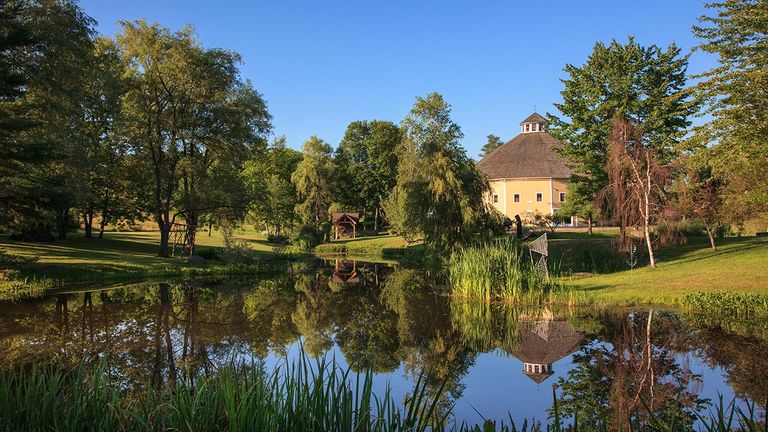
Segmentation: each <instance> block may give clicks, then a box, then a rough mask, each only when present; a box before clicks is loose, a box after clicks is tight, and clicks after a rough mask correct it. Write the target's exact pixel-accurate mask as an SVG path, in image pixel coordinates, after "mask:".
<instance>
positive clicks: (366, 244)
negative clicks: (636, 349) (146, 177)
mask: <svg viewBox="0 0 768 432" xmlns="http://www.w3.org/2000/svg"><path fill="white" fill-rule="evenodd" d="M615 235H616V233H615V231H611V230H604V231H600V232H596V234H595V235H594V236H586V234H585V233H583V232H566V231H562V232H561V231H558V232H555V233H554V234H551V235H550V236H549V237H550V238H551V242H550V245H551V249H552V250H553V251H555V252H556V253H560V254H561V256H563V255H562V254H565V255H566V257H567V256H568V254H570V257H571V258H572V259H573V258H574V254H575V253H576V252H578V251H584V250H591V249H597V248H598V246H599V245H603V247H604V246H605V245H607V244H608V242H609V241H610V238H611V237H612V236H615ZM237 237H238V238H239V239H242V240H245V241H246V242H247V243H248V244H249V245H250V247H251V249H253V250H254V251H255V253H256V254H262V255H264V256H265V257H267V256H271V255H272V254H274V251H273V246H274V245H271V244H269V243H267V242H266V240H265V239H264V238H263V236H262V235H261V234H260V233H258V232H255V231H253V230H244V231H242V232H240V233H239V234H238V235H237ZM197 240H198V242H197V245H198V246H197V247H198V252H202V251H204V250H206V249H211V248H213V249H221V248H223V245H224V239H223V236H222V235H221V233H220V232H216V231H214V232H213V235H212V236H210V237H209V236H208V233H207V232H200V233H199V234H198V239H197ZM158 244H159V233H158V232H156V231H146V232H108V233H106V234H105V238H104V239H101V240H99V239H86V238H84V237H83V236H82V234H71V235H70V238H69V239H67V240H64V241H55V242H52V243H22V242H14V241H9V240H8V239H7V237H5V236H0V250H3V251H5V252H6V253H8V254H11V255H19V256H25V257H34V258H37V261H36V262H34V263H32V264H29V265H27V266H25V267H26V268H25V270H24V273H23V276H25V277H32V278H47V279H49V280H55V281H61V282H64V283H72V282H83V281H108V280H113V281H114V280H120V279H125V280H128V279H137V278H143V277H152V276H173V275H179V274H181V272H182V271H183V270H185V269H186V268H187V267H189V266H187V265H185V263H184V260H182V259H181V258H178V257H177V258H170V259H163V258H158V257H157V252H158ZM421 249H423V246H422V245H409V244H408V243H407V242H405V240H403V239H402V237H399V236H394V235H380V236H374V237H362V238H357V239H346V240H339V241H333V242H330V243H326V244H323V245H320V246H319V247H318V248H317V249H316V251H315V252H316V253H317V254H321V255H322V254H334V253H336V254H338V253H346V254H349V255H353V256H354V255H359V256H360V257H361V259H366V257H371V259H373V257H378V258H379V259H380V258H382V257H383V258H391V259H397V258H399V259H408V258H409V257H410V255H409V253H412V252H422V251H421ZM657 255H658V257H659V259H660V260H661V262H660V263H659V265H658V268H656V269H652V268H650V267H643V268H638V269H635V270H633V271H620V272H615V273H608V274H593V275H589V276H582V277H569V278H567V279H564V280H563V282H565V283H568V284H572V285H573V286H575V288H576V289H577V290H579V291H580V292H583V293H585V295H586V296H587V297H588V298H590V299H594V300H595V301H596V302H599V303H618V304H632V303H667V304H669V303H677V302H679V301H680V300H681V299H682V297H683V296H684V295H685V294H688V293H694V292H740V293H760V294H768V238H765V237H745V238H728V239H724V240H721V244H720V247H719V249H718V250H717V251H712V250H711V249H709V247H708V244H707V241H706V239H704V238H694V239H691V241H690V244H688V245H686V246H682V247H677V248H668V249H661V250H659V251H658V252H657ZM598 256H599V255H598ZM618 258H620V259H622V260H623V258H622V257H618ZM555 259H556V258H555V257H554V256H553V259H552V261H553V263H552V264H551V265H555V263H554V261H555ZM576 259H580V258H578V257H577V258H576ZM614 259H616V257H614ZM414 262H418V261H414ZM4 283H7V282H2V274H0V288H2V284H4Z"/></svg>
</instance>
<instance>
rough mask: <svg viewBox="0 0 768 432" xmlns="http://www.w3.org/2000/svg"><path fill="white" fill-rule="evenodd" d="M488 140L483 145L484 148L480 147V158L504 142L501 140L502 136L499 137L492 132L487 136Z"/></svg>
mask: <svg viewBox="0 0 768 432" xmlns="http://www.w3.org/2000/svg"><path fill="white" fill-rule="evenodd" d="M486 139H487V141H486V142H485V144H484V145H483V148H481V149H480V158H481V159H482V158H484V157H486V156H488V154H489V153H490V152H492V151H494V150H496V149H497V148H499V147H501V145H502V144H504V142H503V141H502V140H501V138H499V137H497V136H496V135H493V134H490V135H488V136H487V137H486Z"/></svg>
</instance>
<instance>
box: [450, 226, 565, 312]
mask: <svg viewBox="0 0 768 432" xmlns="http://www.w3.org/2000/svg"><path fill="white" fill-rule="evenodd" d="M449 272H450V282H451V290H452V293H453V294H455V295H459V296H462V297H468V298H477V299H482V300H485V301H492V300H494V299H502V300H506V301H515V302H528V301H535V300H538V299H539V297H540V296H541V295H542V294H545V293H547V292H549V291H550V290H551V289H552V288H554V287H556V284H555V283H554V282H552V281H550V280H549V279H548V278H545V277H542V276H541V275H539V274H538V272H537V271H536V269H535V268H534V266H533V263H532V260H531V258H530V256H529V255H528V252H527V251H526V250H524V248H523V246H522V245H521V244H520V243H518V242H516V241H514V240H511V239H509V238H502V239H495V240H491V241H488V242H484V243H480V244H477V245H473V246H468V247H466V248H464V249H461V250H459V251H457V252H454V253H453V254H452V255H451V258H450V261H449Z"/></svg>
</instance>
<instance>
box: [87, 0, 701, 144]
mask: <svg viewBox="0 0 768 432" xmlns="http://www.w3.org/2000/svg"><path fill="white" fill-rule="evenodd" d="M81 6H82V7H83V9H84V10H85V11H86V12H87V13H88V14H89V15H90V16H92V17H93V18H95V19H96V20H98V22H99V25H98V30H99V31H100V32H101V33H102V34H105V35H113V34H114V33H115V32H116V31H119V24H118V21H120V20H135V19H141V18H143V19H146V20H147V21H149V22H158V23H161V24H163V25H165V26H167V27H170V28H171V29H179V28H181V27H182V26H183V25H185V24H192V25H193V26H194V27H195V29H196V30H197V33H198V35H199V37H200V40H201V42H202V43H203V45H205V46H206V47H222V48H227V49H231V50H235V51H237V52H239V53H240V54H241V55H242V57H243V62H244V64H243V65H242V67H241V71H242V75H243V76H244V77H245V78H248V79H250V80H251V81H252V82H253V85H254V87H255V88H256V89H257V90H258V91H259V92H261V93H262V94H263V95H264V97H265V99H266V100H267V103H268V104H269V110H270V112H271V113H272V115H273V117H274V126H275V128H274V133H275V134H276V135H283V134H284V135H286V136H287V138H288V143H289V145H291V146H292V147H296V148H299V147H300V146H301V143H302V142H304V141H305V140H306V139H307V138H309V137H310V136H311V135H318V136H319V137H321V138H323V139H324V140H326V141H328V142H329V143H330V144H331V145H333V146H336V145H337V144H338V142H339V140H340V139H341V137H342V136H343V135H344V130H345V128H346V126H347V125H348V124H349V122H351V121H354V120H366V119H368V120H370V119H382V120H392V121H394V122H396V123H399V122H400V120H401V119H402V118H403V117H404V116H405V115H406V114H407V113H408V111H409V110H410V108H411V106H412V105H413V102H414V100H415V97H416V96H419V95H425V94H427V93H429V92H431V91H437V92H439V93H441V94H442V95H443V96H444V97H445V98H446V99H447V101H448V102H449V103H450V104H451V105H452V106H453V119H454V121H455V122H456V123H458V124H459V125H460V126H461V127H462V130H463V131H464V134H465V137H464V140H463V142H462V144H463V145H464V147H466V148H467V150H468V152H469V154H470V155H472V156H476V155H477V153H478V151H479V149H480V147H481V146H482V145H483V143H484V142H485V136H486V135H487V134H489V133H493V134H496V135H499V136H501V137H502V138H503V139H505V140H507V139H509V138H511V137H513V136H514V135H516V134H517V133H518V130H519V127H518V123H519V122H520V120H522V119H523V118H525V117H526V116H527V115H528V114H530V113H531V112H532V111H533V107H534V105H535V106H536V108H537V110H538V111H539V112H541V113H542V114H543V113H545V112H547V111H550V112H551V111H553V110H554V107H553V104H554V103H556V102H557V101H558V100H559V98H560V90H561V89H562V83H561V82H560V79H561V78H563V77H564V73H563V66H564V65H565V64H566V63H572V64H577V65H580V64H582V63H583V62H584V61H585V59H586V57H587V55H588V54H589V53H590V52H591V50H592V47H593V45H594V43H595V42H597V41H610V40H611V39H612V38H616V39H619V40H626V38H627V36H628V35H634V36H635V38H636V39H637V41H638V42H640V43H642V44H646V45H649V44H657V45H661V46H667V45H668V44H670V43H672V42H675V43H677V44H678V45H679V46H680V47H681V48H683V50H684V51H685V52H687V51H688V50H690V49H691V48H692V47H694V46H695V45H696V44H697V40H696V39H695V38H694V37H693V35H692V34H691V31H690V29H691V26H692V25H693V24H695V23H696V19H697V18H698V17H699V16H701V15H702V14H703V13H705V8H704V5H703V3H702V1H701V0H667V1H658V0H644V1H637V0H634V1H625V0H613V1H602V0H594V1H592V0H581V1H526V2H521V1H511V0H510V1H498V2H495V1H476V2H459V1H455V2H454V1H442V2H440V1H419V2H416V1H385V0H380V1H376V2H375V1H366V0H358V1H355V2H352V1H350V2H340V1H306V2H303V1H271V2H265V1H247V0H238V1H225V0H220V1H218V2H213V1H210V0H207V1H198V0H190V1H181V0H130V1H112V0H81ZM714 64H715V62H714V59H713V58H712V57H710V56H708V55H706V54H704V53H701V52H697V53H695V54H694V56H693V57H692V58H691V64H690V67H689V71H690V72H692V73H698V72H701V71H703V70H706V69H708V68H710V67H712V66H713V65H714Z"/></svg>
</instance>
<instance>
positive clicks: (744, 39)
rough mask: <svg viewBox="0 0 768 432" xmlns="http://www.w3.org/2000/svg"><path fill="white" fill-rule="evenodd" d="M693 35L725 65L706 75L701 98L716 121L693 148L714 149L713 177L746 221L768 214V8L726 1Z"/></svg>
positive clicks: (751, 1)
mask: <svg viewBox="0 0 768 432" xmlns="http://www.w3.org/2000/svg"><path fill="white" fill-rule="evenodd" d="M707 7H709V8H712V9H716V11H717V12H716V14H715V15H714V16H703V17H701V18H700V22H701V24H700V25H698V26H694V28H693V32H694V34H695V35H696V36H698V37H700V38H702V39H703V42H702V44H701V45H700V46H699V49H701V50H703V51H706V52H709V53H712V54H715V55H716V56H717V59H718V62H719V66H718V67H716V68H714V69H712V70H709V71H707V72H705V73H704V74H702V75H701V76H700V78H703V80H702V81H701V82H700V84H698V86H697V88H696V89H697V90H698V93H699V94H700V95H701V97H703V98H704V99H705V101H706V103H707V110H706V113H707V114H709V118H710V120H709V121H707V122H706V123H705V124H704V125H702V126H700V127H697V128H695V130H694V131H695V133H694V136H693V139H692V140H691V143H692V144H693V145H694V148H696V149H698V150H703V149H705V148H706V147H707V146H711V151H710V156H711V158H710V160H711V165H712V170H713V175H714V176H715V177H716V178H720V179H722V180H724V185H723V194H724V196H723V198H724V200H725V205H726V206H727V207H728V208H729V211H730V212H731V213H733V214H734V215H735V216H738V217H739V218H741V219H742V220H744V219H747V218H751V217H755V216H760V215H766V214H768V109H767V108H766V107H768V91H766V89H768V55H766V53H768V3H766V2H765V1H760V0H724V1H721V2H712V3H708V4H707Z"/></svg>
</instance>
